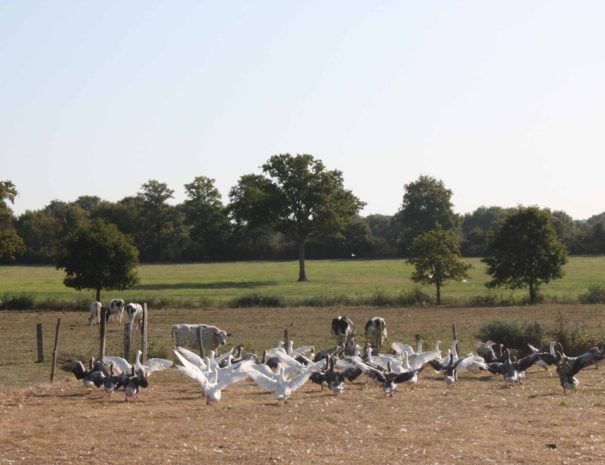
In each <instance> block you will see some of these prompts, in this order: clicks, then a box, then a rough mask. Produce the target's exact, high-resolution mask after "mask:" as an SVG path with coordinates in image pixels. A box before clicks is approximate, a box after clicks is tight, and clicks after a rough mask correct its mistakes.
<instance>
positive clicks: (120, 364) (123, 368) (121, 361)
mask: <svg viewBox="0 0 605 465" xmlns="http://www.w3.org/2000/svg"><path fill="white" fill-rule="evenodd" d="M103 362H104V363H113V368H114V371H117V372H119V373H129V374H130V373H131V372H132V365H131V364H130V363H129V362H128V360H126V359H125V358H122V357H115V356H112V355H108V356H105V357H103Z"/></svg>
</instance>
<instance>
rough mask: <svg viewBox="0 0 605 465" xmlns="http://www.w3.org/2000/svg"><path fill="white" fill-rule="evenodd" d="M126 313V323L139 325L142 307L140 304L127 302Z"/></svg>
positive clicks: (141, 321)
mask: <svg viewBox="0 0 605 465" xmlns="http://www.w3.org/2000/svg"><path fill="white" fill-rule="evenodd" d="M126 314H127V315H128V325H129V326H130V327H133V326H135V325H136V326H137V327H138V328H140V327H141V325H142V324H143V307H142V306H141V304H135V303H132V302H131V303H129V304H128V305H126Z"/></svg>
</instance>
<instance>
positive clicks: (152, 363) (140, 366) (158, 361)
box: [103, 350, 174, 378]
mask: <svg viewBox="0 0 605 465" xmlns="http://www.w3.org/2000/svg"><path fill="white" fill-rule="evenodd" d="M141 355H143V352H141V351H140V350H137V353H136V355H135V361H134V365H131V364H130V363H129V362H128V360H126V359H124V358H122V357H115V356H106V357H103V362H105V363H112V364H113V367H114V371H116V372H117V373H118V374H120V373H128V374H130V373H132V374H139V373H140V374H141V375H142V376H143V377H145V378H149V377H150V376H151V374H152V373H155V372H156V371H161V370H165V369H166V368H170V367H171V366H172V365H174V363H173V362H172V360H166V359H165V358H150V359H148V360H147V361H146V362H145V363H141Z"/></svg>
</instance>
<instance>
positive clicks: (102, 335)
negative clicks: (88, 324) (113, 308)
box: [99, 307, 107, 360]
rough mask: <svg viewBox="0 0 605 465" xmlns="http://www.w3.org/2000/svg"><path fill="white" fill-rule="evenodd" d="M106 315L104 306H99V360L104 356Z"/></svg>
mask: <svg viewBox="0 0 605 465" xmlns="http://www.w3.org/2000/svg"><path fill="white" fill-rule="evenodd" d="M106 315H107V309H106V308H105V307H101V321H100V322H99V323H100V324H99V337H100V338H101V343H100V347H99V360H103V359H104V358H105V318H106Z"/></svg>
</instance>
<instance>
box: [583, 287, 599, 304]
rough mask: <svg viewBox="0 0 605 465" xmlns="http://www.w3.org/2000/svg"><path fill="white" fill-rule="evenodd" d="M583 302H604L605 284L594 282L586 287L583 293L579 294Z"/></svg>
mask: <svg viewBox="0 0 605 465" xmlns="http://www.w3.org/2000/svg"><path fill="white" fill-rule="evenodd" d="M580 302H581V303H583V304H605V286H603V285H601V284H594V285H592V286H590V287H589V288H588V291H587V292H586V293H585V294H582V295H581V296H580Z"/></svg>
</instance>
